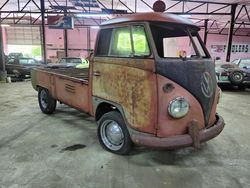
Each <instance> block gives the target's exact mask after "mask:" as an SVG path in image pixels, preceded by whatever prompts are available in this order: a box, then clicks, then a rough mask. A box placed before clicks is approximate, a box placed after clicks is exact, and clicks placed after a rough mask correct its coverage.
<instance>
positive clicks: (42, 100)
mask: <svg viewBox="0 0 250 188" xmlns="http://www.w3.org/2000/svg"><path fill="white" fill-rule="evenodd" d="M38 102H39V106H40V109H41V111H42V112H43V113H45V114H52V113H53V112H54V111H55V109H56V100H55V99H54V98H53V97H52V96H51V95H50V93H49V91H48V90H47V89H45V88H39V90H38Z"/></svg>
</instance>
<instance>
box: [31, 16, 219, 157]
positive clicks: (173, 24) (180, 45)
mask: <svg viewBox="0 0 250 188" xmlns="http://www.w3.org/2000/svg"><path fill="white" fill-rule="evenodd" d="M198 31H199V28H198V27H197V26H195V25H194V24H193V23H192V22H191V21H189V20H187V19H185V18H183V17H179V16H177V15H171V14H163V13H138V14H134V15H126V16H123V17H118V18H115V19H111V20H108V21H106V22H104V23H103V24H102V25H101V27H100V30H99V33H98V36H97V40H96V46H95V50H94V53H93V54H92V55H91V56H90V59H89V61H90V63H89V68H88V69H60V68H59V69H50V68H40V69H36V70H33V71H32V85H33V87H34V89H36V90H37V91H38V101H39V106H40V108H41V111H42V112H43V113H46V114H52V113H53V112H54V111H55V109H56V104H57V101H59V102H60V103H64V104H66V105H69V106H71V107H73V108H75V109H78V110H80V111H82V112H85V113H87V114H90V115H91V116H94V117H95V119H96V121H97V122H98V129H97V136H98V139H99V141H100V144H101V145H102V146H103V148H105V149H106V150H108V151H110V152H113V153H116V154H128V153H129V152H130V150H131V149H132V146H133V144H136V145H144V146H148V147H157V148H166V149H174V148H180V147H188V146H194V147H197V148H198V147H200V144H201V143H203V142H206V141H208V140H210V139H212V138H214V137H216V136H217V135H219V134H220V133H221V131H222V130H223V128H224V120H223V118H222V117H221V116H219V115H218V114H217V113H216V106H217V104H218V103H219V99H220V93H221V91H220V89H219V88H218V86H217V84H216V75H215V70H214V64H213V63H212V59H211V57H210V55H209V53H208V51H207V49H206V47H205V46H204V44H203V42H202V40H201V38H200V36H199V34H198Z"/></svg>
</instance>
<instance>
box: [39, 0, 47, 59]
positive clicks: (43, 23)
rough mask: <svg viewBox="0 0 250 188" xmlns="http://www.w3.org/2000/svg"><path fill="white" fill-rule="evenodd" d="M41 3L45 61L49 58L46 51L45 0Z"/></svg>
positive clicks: (41, 0)
mask: <svg viewBox="0 0 250 188" xmlns="http://www.w3.org/2000/svg"><path fill="white" fill-rule="evenodd" d="M40 3H41V18H42V26H41V36H42V56H43V61H44V62H46V60H47V53H46V37H45V15H44V13H45V4H44V0H40Z"/></svg>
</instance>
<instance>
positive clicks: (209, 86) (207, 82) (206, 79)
mask: <svg viewBox="0 0 250 188" xmlns="http://www.w3.org/2000/svg"><path fill="white" fill-rule="evenodd" d="M201 91H202V93H203V95H204V96H205V97H207V98H210V97H211V96H212V94H213V81H212V78H211V75H210V74H209V73H208V72H204V73H203V75H202V77H201Z"/></svg>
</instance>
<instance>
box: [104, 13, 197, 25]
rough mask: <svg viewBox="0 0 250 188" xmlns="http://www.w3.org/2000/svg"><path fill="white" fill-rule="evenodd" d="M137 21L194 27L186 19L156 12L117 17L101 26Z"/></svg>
mask: <svg viewBox="0 0 250 188" xmlns="http://www.w3.org/2000/svg"><path fill="white" fill-rule="evenodd" d="M137 21H139V22H143V21H151V22H152V21H154V22H166V23H177V24H185V25H192V26H196V25H194V24H193V22H191V21H190V20H189V19H187V18H184V17H181V16H177V15H174V14H168V13H156V12H148V13H136V14H127V15H123V16H119V17H117V18H114V19H110V20H107V21H105V22H103V23H102V24H101V25H111V24H119V23H124V22H137Z"/></svg>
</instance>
